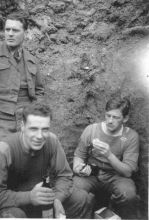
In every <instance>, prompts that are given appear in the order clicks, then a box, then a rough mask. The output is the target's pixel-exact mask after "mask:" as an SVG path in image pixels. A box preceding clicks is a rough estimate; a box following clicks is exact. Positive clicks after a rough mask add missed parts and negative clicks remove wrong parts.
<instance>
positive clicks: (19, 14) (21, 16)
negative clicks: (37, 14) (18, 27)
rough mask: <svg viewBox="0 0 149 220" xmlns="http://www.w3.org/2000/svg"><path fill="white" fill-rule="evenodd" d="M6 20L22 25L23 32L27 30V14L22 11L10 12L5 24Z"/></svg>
mask: <svg viewBox="0 0 149 220" xmlns="http://www.w3.org/2000/svg"><path fill="white" fill-rule="evenodd" d="M8 19H9V20H16V21H20V22H21V23H22V24H23V28H24V30H27V28H28V14H27V13H25V12H24V11H16V12H12V13H10V14H8V16H7V17H6V19H5V23H6V21H7V20H8ZM4 26H5V25H4Z"/></svg>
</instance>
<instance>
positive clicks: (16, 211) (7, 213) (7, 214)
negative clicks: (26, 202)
mask: <svg viewBox="0 0 149 220" xmlns="http://www.w3.org/2000/svg"><path fill="white" fill-rule="evenodd" d="M0 218H27V216H26V214H25V212H24V211H23V210H22V209H20V208H17V207H9V208H3V209H1V210H0Z"/></svg>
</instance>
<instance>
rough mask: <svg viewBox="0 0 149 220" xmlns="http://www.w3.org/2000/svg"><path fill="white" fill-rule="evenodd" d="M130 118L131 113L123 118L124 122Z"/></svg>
mask: <svg viewBox="0 0 149 220" xmlns="http://www.w3.org/2000/svg"><path fill="white" fill-rule="evenodd" d="M128 119H129V115H126V116H125V118H124V119H123V123H126V122H127V121H128Z"/></svg>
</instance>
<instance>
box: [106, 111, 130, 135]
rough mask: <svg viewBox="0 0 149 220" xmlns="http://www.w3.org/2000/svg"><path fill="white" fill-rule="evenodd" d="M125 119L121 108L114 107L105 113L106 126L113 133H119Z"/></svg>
mask: <svg viewBox="0 0 149 220" xmlns="http://www.w3.org/2000/svg"><path fill="white" fill-rule="evenodd" d="M125 121H126V119H125V118H124V117H123V115H122V112H121V111H120V109H113V110H110V111H107V112H106V113H105V122H106V128H107V131H108V132H109V133H111V134H115V133H117V132H118V131H119V130H120V129H121V127H122V124H123V123H124V122H125Z"/></svg>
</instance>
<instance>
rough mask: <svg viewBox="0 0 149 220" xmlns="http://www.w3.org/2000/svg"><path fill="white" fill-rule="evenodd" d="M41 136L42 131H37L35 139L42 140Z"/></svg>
mask: <svg viewBox="0 0 149 220" xmlns="http://www.w3.org/2000/svg"><path fill="white" fill-rule="evenodd" d="M42 136H43V135H42V131H40V130H39V131H37V138H42Z"/></svg>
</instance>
